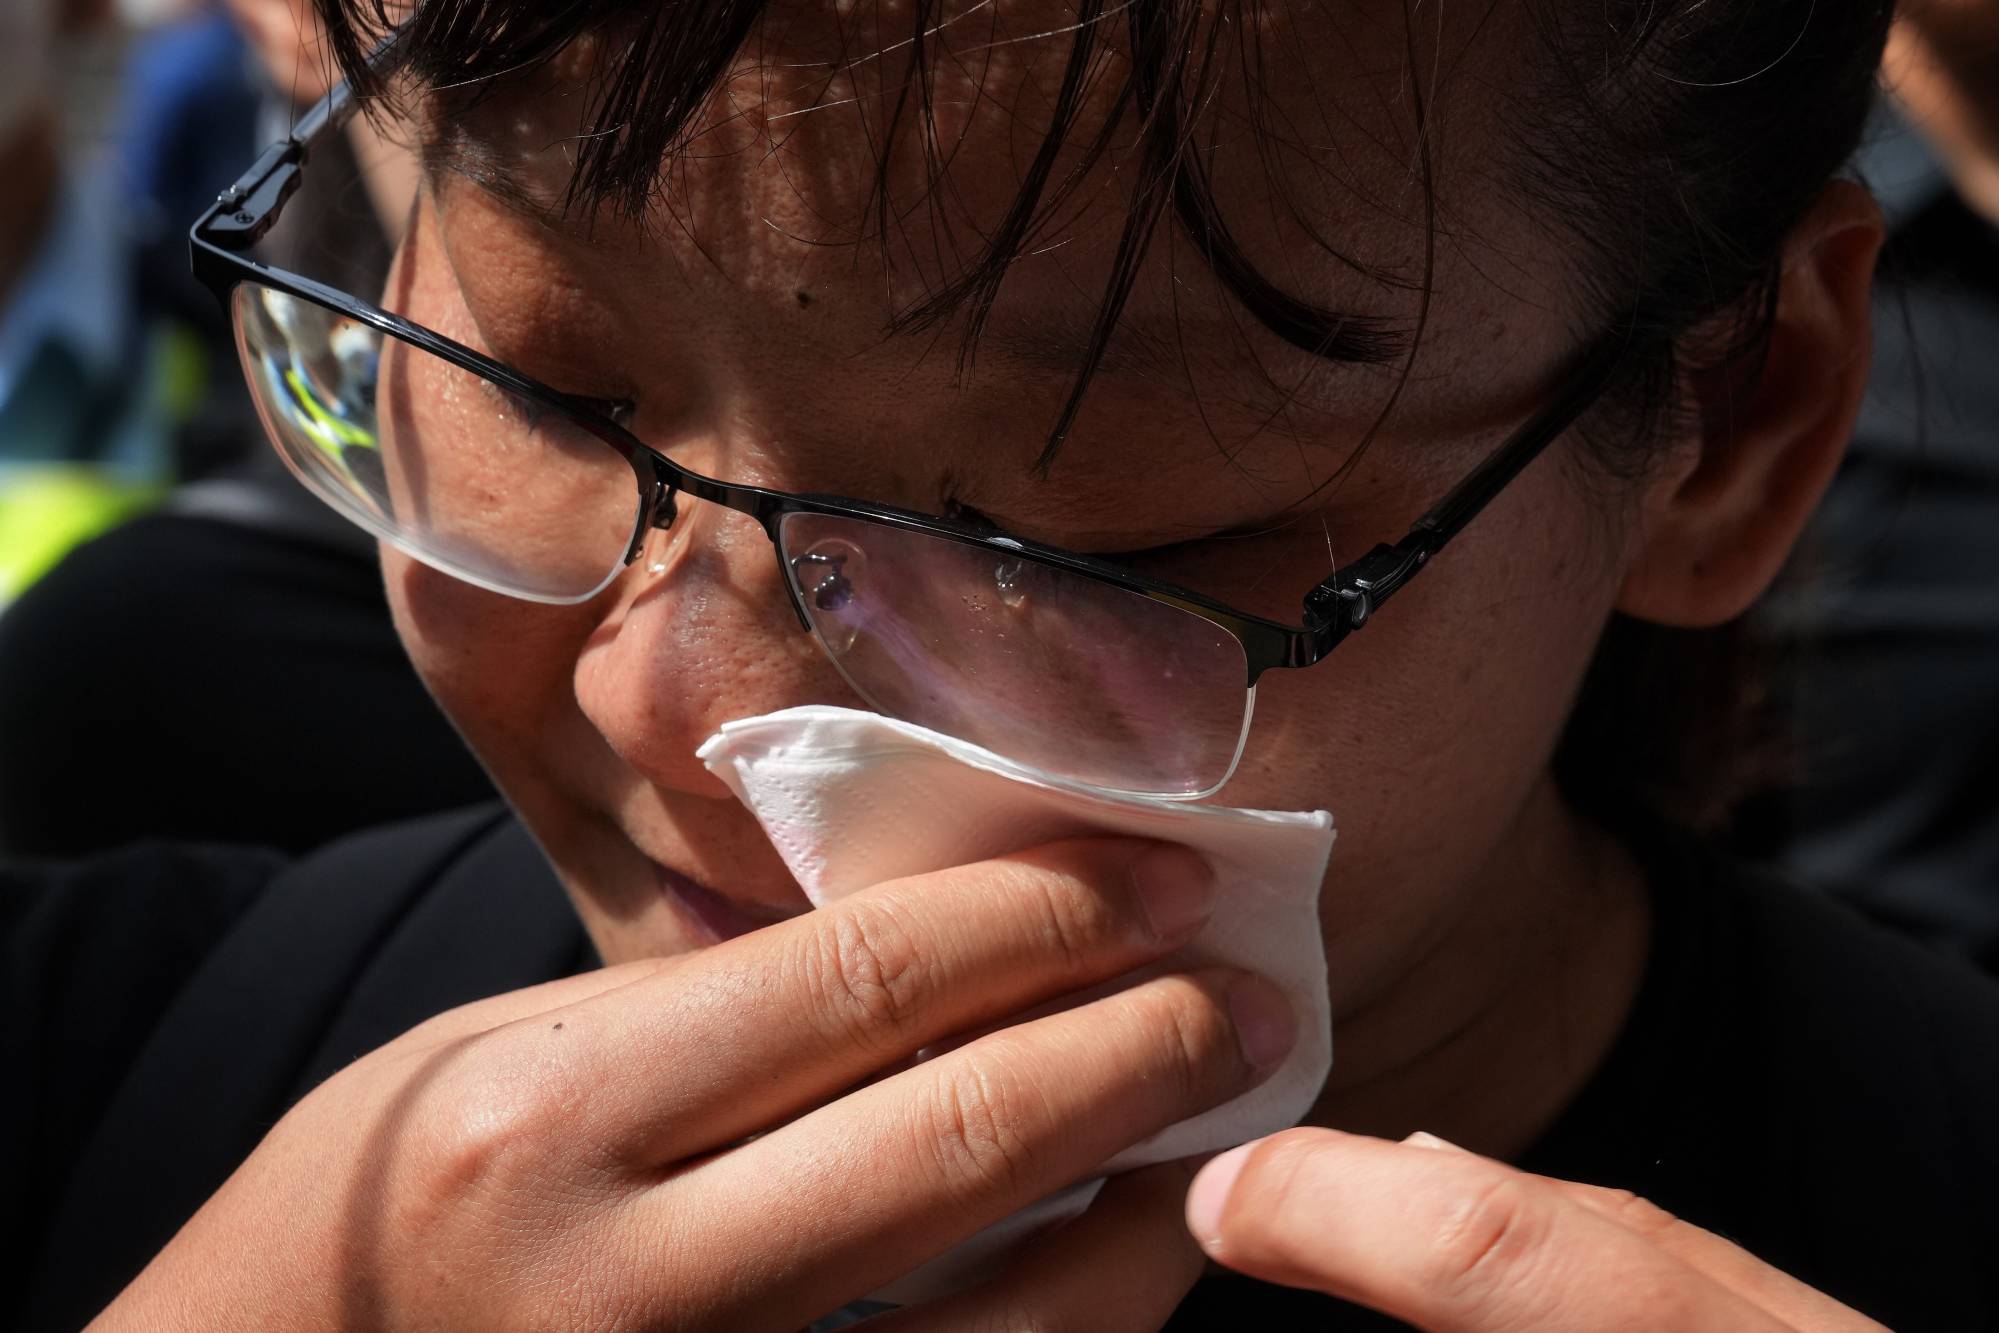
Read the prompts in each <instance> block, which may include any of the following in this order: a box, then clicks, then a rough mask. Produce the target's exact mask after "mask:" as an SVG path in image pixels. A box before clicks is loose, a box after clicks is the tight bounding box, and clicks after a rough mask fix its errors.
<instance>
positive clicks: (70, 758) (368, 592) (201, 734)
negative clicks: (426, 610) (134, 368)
mask: <svg viewBox="0 0 1999 1333" xmlns="http://www.w3.org/2000/svg"><path fill="white" fill-rule="evenodd" d="M0 3H8V4H14V3H18V0H0ZM314 23H315V20H314V19H313V18H312V17H311V15H310V14H309V13H301V12H300V10H299V8H298V6H296V5H295V4H293V3H290V2H289V0H234V3H232V4H231V5H229V6H228V7H227V8H226V10H210V11H203V12H197V13H195V14H193V15H191V16H188V17H187V18H185V19H184V20H181V21H178V22H175V23H170V24H167V25H165V26H163V27H161V28H159V29H157V30H154V31H151V32H149V33H147V34H145V35H144V36H143V37H142V38H141V39H140V40H139V41H137V42H136V43H135V44H134V48H133V51H132V55H131V59H130V60H129V62H128V64H127V70H128V73H129V74H130V76H131V81H130V83H129V84H128V86H127V87H126V88H125V89H124V90H123V97H122V103H123V111H122V114H121V117H120V121H121V123H122V125H123V126H124V127H125V128H124V129H123V130H122V131H121V132H120V134H119V140H120V142H119V148H120V159H121V161H122V162H123V163H124V168H123V175H124V177H125V182H126V185H127V186H128V188H127V189H126V191H125V193H124V194H123V196H122V197H123V198H124V199H125V200H127V201H129V202H130V203H131V204H132V205H133V207H132V209H131V213H132V216H131V217H130V218H129V221H130V222H131V230H132V232H133V233H134V234H135V235H137V236H138V237H140V238H141V244H140V245H139V254H140V257H141V262H140V263H139V264H138V266H137V271H138V273H139V275H140V278H139V283H140V290H141V293H142V299H143V302H144V303H145V304H146V305H148V306H149V307H152V308H157V309H161V310H164V311H167V312H170V314H171V316H172V318H173V320H174V321H175V324H176V327H178V328H181V329H183V330H196V331H198V333H199V335H200V336H199V337H198V339H194V340H193V341H194V343H195V348H196V350H197V353H198V354H196V355H194V356H193V359H194V360H196V361H200V362H204V363H205V373H204V374H203V375H202V376H201V378H202V380H203V382H204V384H205V388H204V389H203V390H202V391H200V392H196V393H189V394H186V395H185V402H184V403H183V405H182V408H181V410H180V412H179V413H178V421H177V424H178V427H179V430H178V435H177V442H178V447H177V450H176V455H177V466H173V467H171V468H164V470H167V471H170V472H172V473H173V474H174V475H175V476H176V477H177V479H178V482H179V484H178V485H176V486H175V487H174V488H173V489H172V490H171V491H167V490H165V488H164V485H163V483H159V482H156V483H155V484H154V486H153V487H151V488H149V490H148V491H147V497H148V499H149V500H150V501H151V503H150V504H149V505H148V506H147V509H146V512H144V513H143V514H142V515H140V516H137V517H131V516H130V513H129V510H130V508H131V505H129V504H127V505H124V506H120V507H117V508H115V509H106V508H105V507H103V506H102V505H100V507H99V508H97V509H93V510H91V511H90V515H89V517H90V518H91V519H92V522H91V523H90V524H87V525H86V524H79V523H76V522H70V523H66V524H65V525H64V526H63V528H62V530H61V532H60V534H59V535H60V538H61V542H60V544H61V545H67V544H68V542H69V541H71V540H74V539H75V538H77V537H79V536H83V535H87V531H88V528H89V527H92V526H103V525H106V524H108V523H109V522H110V521H111V520H112V519H114V518H122V519H125V520H126V521H124V522H122V523H121V524H119V525H118V526H115V527H113V528H111V530H110V531H108V532H106V533H105V534H104V535H102V536H99V537H97V538H96V539H95V540H92V541H88V542H85V543H83V544H82V545H80V546H78V547H77V548H76V549H75V550H73V551H72V552H70V554H69V555H68V556H67V558H65V559H63V560H62V561H61V563H59V564H56V565H55V567H54V568H53V569H52V570H50V571H49V572H48V573H47V574H45V575H44V576H42V577H41V578H40V580H39V581H38V582H36V583H35V585H34V586H33V587H30V588H27V589H26V590H25V591H24V592H22V593H21V594H20V596H19V597H18V599H17V600H16V602H15V604H14V605H13V606H12V608H11V609H10V610H9V611H8V612H7V613H6V614H5V615H0V737H4V738H5V742H4V744H0V851H5V852H11V853H14V854H17V855H40V856H74V855H81V854H84V853H87V852H90V851H94V850H99V849H104V848H113V847H119V846H123V845H125V844H128V843H132V842H135V841H140V840H143V839H177V840H187V841H204V842H232V843H246V844H253V845H262V846H269V847H275V848H280V849H283V850H287V851H303V850H305V849H307V848H311V847H315V846H318V845H319V844H321V843H323V842H326V841H328V840H329V839H331V838H334V837H336V836H338V835H339V834H342V833H345V832H348V831H351V830H353V829H357V828H365V827H368V826H370V825H373V824H378V823H382V822H385V821H389V820H394V819H399V818H404V817H407V816H411V815H417V814H423V813H428V812H431V811H435V810H443V809H449V808H450V807H452V806H456V805H463V804H466V803H468V802H472V801H477V800H482V799H486V798H488V797H489V796H490V794H491V790H492V789H491V786H490V785H489V784H488V783H487V781H486V780H485V777H484V775H483V774H482V773H481V772H480V771H479V768H478V765H477V764H476V763H475V762H474V761H473V760H472V758H471V756H470V754H469V753H468V752H467V751H466V749H465V747H464V746H463V745H462V744H461V743H460V742H459V740H458V738H457V737H456V736H455V735H454V734H453V733H452V731H451V729H450V727H449V725H448V724H447V723H446V722H445V720H444V718H443V716H442V715H441V714H440V713H439V712H438V710H437V708H436V706H435V705H434V704H433V703H432V702H431V700H430V698H429V696H428V695H427V694H426V693H425V692H424V690H423V687H422V685H421V683H420V682H419V681H418V680H417V678H416V676H415V674H414V673H413V672H412V671H411V670H410V667H409V663H408V660H407V658H406V657H405V656H404V654H403V652H402V650H401V647H400V646H399V645H398V643H397V641H396V637H395V633H394V630H393V628H392V627H391V625H390V622H389V614H388V606H387V603H386V602H385V600H384V599H383V595H382V586H381V575H380V573H379V571H378V569H377V567H376V561H375V554H374V544H373V543H372V542H371V541H369V540H368V539H367V538H366V536H365V534H362V533H360V532H358V531H356V530H355V529H354V528H353V527H352V526H351V525H349V524H346V523H343V522H341V521H339V520H338V519H337V518H335V517H334V516H333V515H331V514H329V513H328V512H327V511H326V509H325V507H324V506H323V505H321V504H320V503H319V502H318V501H316V500H314V499H312V498H311V497H310V496H308V495H307V494H306V493H305V492H304V491H303V490H302V489H301V488H300V487H299V486H298V484H297V483H296V482H295V481H293V479H292V477H291V475H290V474H289V473H288V472H286V471H285V469H284V467H283V466H282V465H281V464H280V463H279V462H278V460H277V458H276V457H275V456H274V455H273V454H272V452H271V450H270V449H269V448H267V447H266V446H265V444H264V442H263V433H262V427H261V426H260V425H259V424H258V423H257V420H256V417H255V415H254V413H253V412H252V411H251V409H250V404H249V400H248V398H247V396H246V395H245V394H244V392H243V385H242V376H241V373H240V371H239V370H238V367H237V359H236V351H235V344H234V341H233V336H232V334H231V333H230V330H229V326H228V321H227V320H226V319H224V318H221V316H220V313H219V312H218V311H217V309H216V306H215V302H214V299H213V297H212V296H210V294H209V293H208V292H206V291H205V290H202V289H201V288H200V287H199V286H198V285H197V284H196V283H195V282H194V281H193V279H192V277H191V276H190V275H189V273H188V268H187V239H186V229H187V220H188V218H189V217H191V216H192V215H193V214H194V213H195V212H198V211H199V207H198V205H199V204H200V203H205V202H206V201H208V200H212V199H213V198H214V196H215V194H216V192H217V191H218V190H219V189H221V188H222V186H224V185H226V184H227V183H228V181H229V179H230V178H231V177H232V176H233V175H234V173H235V171H236V170H237V169H238V168H239V167H240V165H241V162H242V161H243V160H244V159H245V158H247V157H249V156H252V155H254V153H255V151H256V150H257V149H258V148H259V147H261V146H262V144H264V143H266V142H270V141H273V140H276V139H281V138H283V137H284V135H285V133H286V131H287V130H288V128H289V126H290V122H291V119H292V118H293V117H294V116H295V115H296V114H297V110H298V107H299V105H300V104H301V103H304V104H307V105H309V104H310V103H311V102H312V101H313V100H315V99H317V98H318V97H319V96H320V95H321V94H323V93H324V92H325V90H326V86H327V83H326V66H325V61H324V58H323V57H321V56H320V55H319V54H318V52H317V51H316V48H315V43H314V41H313V40H312V36H311V35H312V33H313V32H314V31H315V28H314ZM253 53H254V54H253ZM253 90H254V91H253ZM222 159H226V160H227V164H226V165H217V163H218V161H219V160H222ZM319 165H320V167H321V168H322V171H323V174H318V175H316V176H315V178H314V179H313V180H311V181H309V182H308V183H307V186H306V197H305V198H304V199H302V201H301V202H302V203H303V205H304V207H302V208H301V209H300V210H298V213H297V216H298V217H300V218H310V219H312V220H313V223H314V225H313V226H311V227H309V228H301V229H294V230H292V231H289V232H287V233H286V234H285V238H284V244H285V245H286V246H287V247H288V249H287V253H288V254H289V255H290V256H291V258H292V260H293V262H295V263H298V264H302V265H310V266H313V267H316V268H319V269H321V270H326V269H328V267H329V266H330V268H331V271H333V272H336V273H338V274H339V277H340V280H341V281H342V282H344V283H349V284H352V285H354V286H355V287H357V288H360V289H369V288H372V287H379V286H380V283H381V281H382V275H383V273H384V272H385V271H386V268H387V263H388V256H389V251H390V245H391V242H392V238H393V236H394V234H395V232H396V230H397V229H398V228H400V226H401V223H402V216H403V213H404V212H406V211H407V209H408V206H409V200H410V198H411V197H412V195H413V193H414V190H415V186H414V182H413V179H412V168H411V167H410V165H409V164H408V161H407V157H406V155H404V154H403V153H401V152H400V151H399V150H397V149H395V148H394V147H393V146H391V145H387V144H383V143H381V142H380V141H379V140H378V139H376V137H375V136H374V135H373V133H372V131H371V130H370V129H369V127H368V124H367V122H366V121H365V120H357V121H356V123H355V125H354V126H353V127H352V129H351V130H350V132H349V133H348V134H346V135H342V136H333V137H332V138H331V139H330V141H329V143H328V145H327V147H326V150H325V152H324V153H323V154H322V160H321V162H320V164H319ZM65 281H66V280H65ZM52 290H55V291H56V292H58V294H63V293H68V289H67V288H64V287H61V286H60V284H58V285H57V286H56V287H55V288H53V289H52ZM69 294H72V295H73V293H69ZM182 347H183V350H186V344H182ZM184 359H186V358H184ZM60 401H61V402H63V403H65V404H67V405H68V407H69V409H70V411H71V413H72V415H73V416H75V417H77V418H78V420H77V422H76V424H75V428H74V429H75V431H76V433H77V435H78V440H77V443H76V445H75V448H76V449H78V450H87V449H88V448H89V447H91V442H92V440H94V438H95V437H93V436H91V435H90V434H89V431H90V430H91V429H92V428H93V423H92V422H91V421H89V420H88V419H87V417H88V406H89V404H90V403H92V402H93V401H94V400H93V398H92V397H91V395H89V394H74V395H70V396H67V397H64V398H62V399H61V400H60ZM69 466H71V467H72V468H74V466H75V465H69ZM85 475H87V476H89V477H91V478H93V479H95V478H96V477H97V475H98V474H97V473H96V472H94V471H93V472H89V473H87V474H85ZM91 484H92V485H93V486H101V483H99V482H97V481H95V480H93V481H92V483H91ZM91 493H92V494H95V493H96V492H95V491H92V492H91ZM60 498H61V497H51V496H50V495H49V494H48V493H47V490H46V488H45V487H44V488H41V489H39V490H38V491H37V492H36V493H35V494H33V495H32V496H28V495H24V496H23V498H22V504H23V506H28V505H32V506H33V509H32V515H31V516H33V517H35V518H38V519H39V520H40V523H41V528H40V529H33V528H28V529H23V531H34V530H42V531H46V530H47V528H48V525H49V524H50V523H51V522H52V521H53V520H54V518H56V517H59V516H61V515H63V514H64V513H68V512H71V511H73V510H74V508H75V506H76V503H77V502H76V500H75V499H74V498H73V497H72V498H70V499H68V501H67V503H68V504H69V506H70V509H69V510H65V509H63V508H62V507H61V506H60V505H59V504H58V503H57V501H58V499H60ZM7 532H8V529H7V528H6V527H5V525H4V523H0V547H4V546H5V545H6V544H7V542H8V540H9V538H8V536H6V535H4V534H6V533H7ZM18 535H19V534H16V536H18ZM36 551H37V564H38V565H39V564H40V563H43V562H45V561H46V560H47V559H49V558H52V557H53V556H54V555H55V554H56V553H57V552H56V551H55V550H54V549H53V546H52V545H38V546H37V547H36ZM141 663H142V664H143V669H142V670H139V671H137V672H135V664H141ZM107 754H116V755H117V756H118V762H116V763H115V764H109V765H107V764H106V763H105V762H104V756H106V755H107ZM301 755H305V756H310V760H309V762H305V763H299V762H297V757H298V756H301Z"/></svg>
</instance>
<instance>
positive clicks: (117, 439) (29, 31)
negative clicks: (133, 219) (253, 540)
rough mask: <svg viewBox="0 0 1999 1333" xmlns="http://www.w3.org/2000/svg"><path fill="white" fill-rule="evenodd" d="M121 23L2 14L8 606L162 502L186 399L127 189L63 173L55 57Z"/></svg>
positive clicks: (90, 9) (0, 217)
mask: <svg viewBox="0 0 1999 1333" xmlns="http://www.w3.org/2000/svg"><path fill="white" fill-rule="evenodd" d="M110 17H111V12H110V5H109V4H108V3H104V2H102V0H0V183H4V185H3V186H0V607H4V606H5V605H6V604H7V603H8V602H9V601H10V600H12V599H13V598H14V597H15V596H17V595H19V593H20V592H21V591H22V589H24V588H25V587H26V586H27V585H28V584H29V583H30V582H32V581H33V579H34V578H35V577H36V576H38V575H39V574H41V573H42V572H43V571H44V570H46V569H47V568H48V567H49V566H50V565H51V564H53V563H54V562H55V560H56V559H58V558H59V557H60V556H61V555H62V553H63V552H64V551H66V550H67V549H68V548H69V547H70V546H72V545H74V544H75V543H76V542H77V541H79V540H81V539H83V538H84V537H87V536H89V535H91V534H92V533H94V532H98V531H102V530H103V529H105V528H107V527H109V526H110V525H111V524H113V523H115V522H117V521H118V520H119V519H120V518H122V517H124V516H125V515H127V514H129V513H131V512H133V511H134V510H135V509H137V508H139V507H141V506H143V505H144V504H146V503H148V502H149V501H150V500H152V499H154V498H156V497H157V495H158V494H159V493H160V492H161V491H162V490H164V488H165V486H166V484H167V483H168V482H169V481H170V480H171V478H172V474H173V459H172V436H173V422H174V419H175V417H176V415H177V413H178V411H179V403H180V401H184V400H185V399H186V397H187V396H188V389H189V385H188V382H187V378H186V373H185V372H186V369H187V368H186V366H185V364H184V358H180V357H177V356H176V355H175V349H174V348H173V347H172V346H171V344H170V342H168V341H166V340H163V339H161V338H156V337H155V336H154V334H155V332H156V330H154V329H152V328H150V327H148V324H147V321H146V320H145V318H144V316H143V314H142V312H141V311H139V310H138V309H137V307H136V306H135V304H134V300H133V276H134V268H133V264H134V246H133V236H132V234H131V231H130V228H129V226H128V220H129V219H128V216H127V212H128V210H127V209H125V208H124V207H122V203H123V201H122V200H121V198H120V197H119V196H118V193H117V191H116V188H115V181H114V180H112V179H111V178H110V177H108V176H106V175H105V174H103V173H101V172H98V171H95V170H93V169H92V168H91V165H90V164H88V163H79V162H75V161H66V160H65V156H66V154H65V146H66V145H65V139H64V135H63V131H62V127H61V117H62V113H63V100H64V94H65V92H66V90H65V89H64V88H63V87H62V86H60V70H61V68H62V66H61V64H60V63H59V61H58V59H57V56H58V52H59V49H60V47H61V45H62V43H64V42H65V41H68V40H71V39H75V38H78V37H80V36H82V35H85V34H87V33H90V32H92V31H93V30H96V29H99V28H101V27H102V26H103V25H104V24H106V23H107V22H108V21H109V20H110ZM177 400H178V401H177Z"/></svg>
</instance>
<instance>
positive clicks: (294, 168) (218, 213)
mask: <svg viewBox="0 0 1999 1333" xmlns="http://www.w3.org/2000/svg"><path fill="white" fill-rule="evenodd" d="M304 164H305V148H304V146H303V145H302V144H300V143H299V142H298V141H297V140H296V139H280V140H279V141H278V142H277V143H274V144H272V145H271V146H270V147H269V148H266V149H265V150H264V152H263V154H262V156H260V157H258V159H257V160H256V162H255V163H253V164H252V165H251V167H250V169H249V170H248V171H246V172H244V173H243V174H242V175H241V176H239V177H238V178H237V180H236V183H235V184H234V185H231V186H230V187H229V188H228V189H226V190H224V191H223V192H222V193H221V194H219V195H217V196H216V197H215V208H214V210H213V211H212V212H211V213H210V214H209V216H208V217H207V218H205V219H204V220H203V222H202V225H201V236H202V239H203V240H205V241H207V242H209V243H210V244H211V245H217V246H220V247H222V248H223V249H225V250H245V249H248V248H249V247H250V246H252V245H255V244H256V243H257V242H258V241H260V240H262V239H263V236H264V233H265V232H267V231H269V230H270V229H271V224H272V223H274V222H276V221H277V220H278V210H279V209H280V208H282V207H283V206H284V202H285V200H287V199H289V198H291V195H292V191H294V190H296V189H297V188H298V180H299V168H300V167H302V166H303V165H304Z"/></svg>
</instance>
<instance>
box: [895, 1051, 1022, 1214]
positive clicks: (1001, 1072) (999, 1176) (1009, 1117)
mask: <svg viewBox="0 0 1999 1333" xmlns="http://www.w3.org/2000/svg"><path fill="white" fill-rule="evenodd" d="M1004 1044H1005V1043H1003V1042H993V1041H992V1040H991V1039H990V1038H989V1039H988V1052H972V1051H967V1052H966V1053H965V1054H966V1058H964V1059H961V1060H954V1061H952V1062H950V1067H949V1068H948V1069H945V1068H939V1069H937V1070H936V1075H935V1077H934V1078H933V1079H932V1081H931V1083H930V1087H929V1094H928V1096H927V1097H926V1098H925V1099H924V1100H923V1102H922V1103H921V1104H920V1106H919V1110H918V1112H917V1117H918V1118H917V1129H916V1133H917V1135H918V1137H919V1138H920V1139H921V1140H922V1147H923V1149H924V1151H925V1155H926V1157H927V1158H928V1160H929V1161H930V1162H931V1163H932V1164H933V1165H934V1168H935V1170H936V1172H937V1174H938V1177H939V1180H940V1181H941V1183H942V1184H943V1185H944V1186H945V1187H946V1188H947V1189H948V1190H951V1191H953V1192H955V1193H958V1194H961V1195H963V1196H965V1197H968V1198H969V1197H991V1196H993V1195H995V1194H1009V1195H1010V1194H1014V1193H1017V1192H1020V1191H1023V1190H1026V1189H1028V1188H1030V1187H1031V1186H1032V1185H1033V1183H1034V1179H1035V1154H1034V1152H1033V1151H1032V1148H1031V1145H1030V1144H1029V1142H1028V1138H1027V1136H1026V1134H1025V1133H1024V1132H1023V1126H1024V1125H1026V1124H1028V1123H1031V1121H1032V1119H1033V1112H1032V1108H1033V1106H1034V1105H1035V1104H1036V1102H1037V1100H1038V1095H1037V1094H1036V1092H1035V1091H1034V1089H1033V1087H1032V1085H1031V1084H1030V1083H1029V1082H1028V1081H1027V1080H1025V1079H1023V1078H1021V1077H1020V1076H1019V1075H1017V1074H1015V1073H1013V1072H1011V1071H1010V1069H1009V1067H1008V1065H1007V1063H1006V1061H1005V1060H1004V1059H1001V1058H996V1057H995V1056H994V1055H993V1054H991V1053H990V1051H991V1048H994V1047H999V1046H1003V1045H1004Z"/></svg>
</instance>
